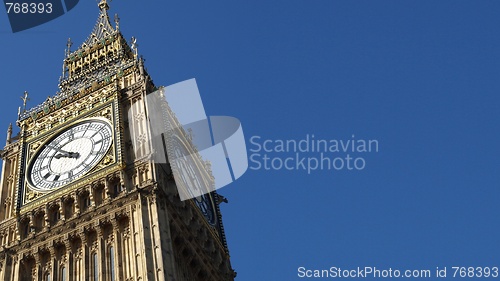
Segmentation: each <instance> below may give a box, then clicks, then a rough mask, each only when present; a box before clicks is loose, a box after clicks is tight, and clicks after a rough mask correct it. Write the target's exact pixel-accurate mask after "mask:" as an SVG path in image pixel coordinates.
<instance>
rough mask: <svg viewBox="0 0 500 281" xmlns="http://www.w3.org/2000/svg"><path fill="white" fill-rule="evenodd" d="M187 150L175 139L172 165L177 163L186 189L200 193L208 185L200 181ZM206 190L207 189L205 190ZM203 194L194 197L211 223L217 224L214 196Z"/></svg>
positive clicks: (189, 191)
mask: <svg viewBox="0 0 500 281" xmlns="http://www.w3.org/2000/svg"><path fill="white" fill-rule="evenodd" d="M186 155H188V152H187V150H186V149H185V148H184V146H183V145H182V144H180V142H179V141H174V157H175V161H173V163H171V165H175V166H176V168H177V170H178V172H179V176H180V178H179V180H180V181H181V182H182V183H181V184H182V185H183V186H185V190H186V191H187V192H188V193H191V194H192V192H193V191H196V192H194V193H196V194H198V193H199V192H200V191H203V190H207V187H204V186H203V184H202V183H201V182H200V179H201V176H200V175H199V174H198V173H197V172H196V171H197V168H195V164H194V160H193V159H192V158H190V157H189V156H186ZM205 192H206V191H205ZM205 192H202V193H204V194H201V195H199V196H194V195H193V194H192V197H194V198H193V200H194V202H195V203H196V205H197V206H198V208H199V209H200V211H201V212H202V213H203V215H204V216H205V219H206V220H207V221H208V223H210V224H211V225H215V223H216V217H215V212H214V207H213V202H212V197H211V196H210V193H205Z"/></svg>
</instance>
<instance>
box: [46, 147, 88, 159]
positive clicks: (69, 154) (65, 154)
mask: <svg viewBox="0 0 500 281" xmlns="http://www.w3.org/2000/svg"><path fill="white" fill-rule="evenodd" d="M45 146H46V147H48V148H51V149H54V150H55V151H57V152H60V153H62V154H57V155H56V156H54V157H55V158H56V159H59V158H61V157H69V158H78V157H80V153H78V152H69V151H66V150H62V149H60V148H57V147H55V146H51V145H48V144H46V145H45Z"/></svg>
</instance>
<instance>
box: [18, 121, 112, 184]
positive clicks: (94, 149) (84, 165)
mask: <svg viewBox="0 0 500 281" xmlns="http://www.w3.org/2000/svg"><path fill="white" fill-rule="evenodd" d="M112 140H113V138H112V130H111V126H110V125H109V124H108V123H107V122H106V121H103V120H100V119H89V120H85V121H82V122H80V123H77V124H75V125H72V126H70V127H68V128H66V129H64V130H63V131H62V132H60V133H58V134H57V135H55V136H54V137H52V138H51V139H50V140H49V141H48V142H46V143H45V144H43V145H42V146H41V148H40V150H39V151H38V152H37V153H36V155H35V156H34V157H33V160H32V161H31V162H30V164H29V166H28V176H27V178H28V182H29V184H30V185H31V186H32V187H33V189H35V190H38V191H49V190H54V189H57V188H59V187H61V186H64V185H66V184H68V183H70V182H72V181H74V180H76V179H78V178H80V177H82V176H83V175H85V174H86V173H87V172H88V171H90V170H91V169H92V168H93V167H94V166H95V165H97V163H99V161H100V160H101V159H102V158H103V157H104V155H106V153H107V151H108V149H109V147H110V146H111V143H112Z"/></svg>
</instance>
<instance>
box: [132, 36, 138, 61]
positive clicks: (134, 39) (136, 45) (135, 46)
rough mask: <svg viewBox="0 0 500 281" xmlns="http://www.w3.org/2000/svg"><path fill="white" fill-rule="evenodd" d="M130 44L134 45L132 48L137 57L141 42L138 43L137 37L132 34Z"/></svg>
mask: <svg viewBox="0 0 500 281" xmlns="http://www.w3.org/2000/svg"><path fill="white" fill-rule="evenodd" d="M130 44H131V45H132V50H134V55H135V57H136V58H137V53H138V51H137V47H139V44H137V39H136V38H135V37H134V36H132V39H131V40H130Z"/></svg>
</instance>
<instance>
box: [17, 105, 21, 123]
mask: <svg viewBox="0 0 500 281" xmlns="http://www.w3.org/2000/svg"><path fill="white" fill-rule="evenodd" d="M19 118H21V107H18V108H17V120H19Z"/></svg>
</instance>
